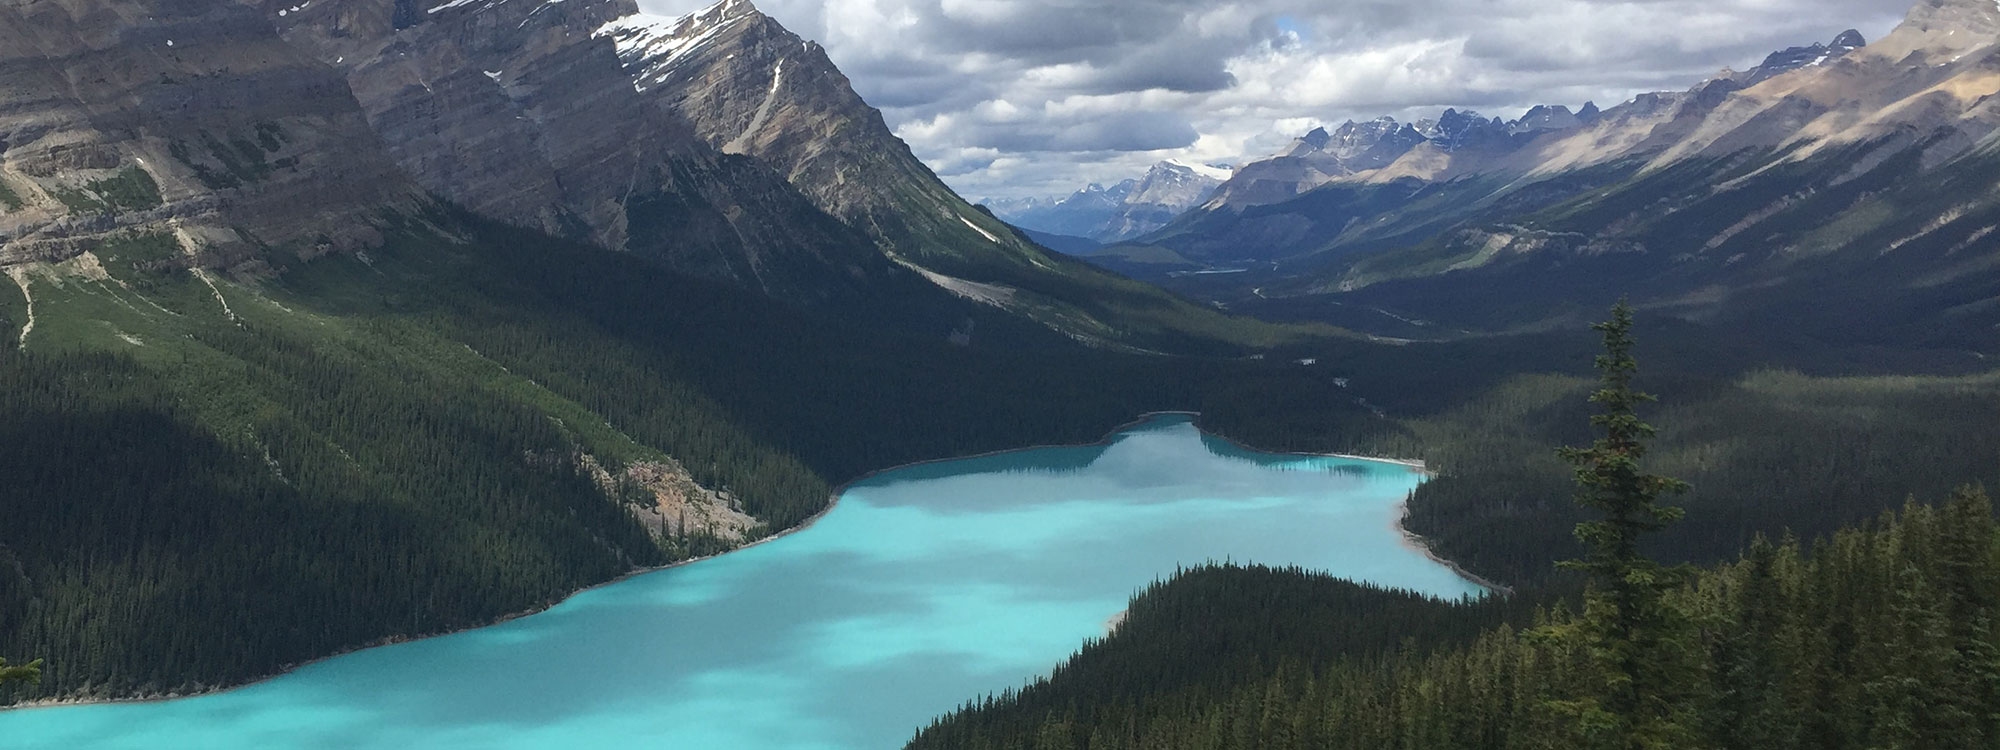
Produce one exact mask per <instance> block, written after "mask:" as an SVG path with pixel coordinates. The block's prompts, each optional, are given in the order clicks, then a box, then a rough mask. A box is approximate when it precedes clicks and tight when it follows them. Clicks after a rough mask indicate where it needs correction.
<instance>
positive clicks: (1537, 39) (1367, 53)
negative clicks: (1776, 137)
mask: <svg viewBox="0 0 2000 750" xmlns="http://www.w3.org/2000/svg"><path fill="white" fill-rule="evenodd" d="M755 2H756V3H757V5H758V7H759V8H761V9H762V10H764V12H766V13H768V14H770V15H771V16H773V17H775V18H777V19H778V20H779V21H780V22H782V23H783V24H785V26H787V27H788V28H790V29H791V30H792V31H794V32H797V33H798V34H800V35H801V36H805V37H807V38H810V39H814V40H817V41H819V42H820V43H821V44H822V45H824V46H825V47H826V49H827V52H828V54H829V55H830V56H831V57H832V58H833V61H834V63H835V64H837V65H839V66H840V68H841V70H842V71H844V72H846V73H847V75H848V77H849V78H850V79H852V80H853V82H854V86H855V88H856V89H857V90H859V91H860V92H861V95H862V96H863V97H864V98H866V99H867V100H868V101H869V103H871V104H873V105H875V106H876V107H878V108H880V109H881V110H882V111H883V113H884V114H885V115H886V116H887V118H888V121H889V125H890V127H892V128H894V129H895V130H896V132H897V134H898V135H900V136H902V138H903V139H904V140H906V141H908V142H909V143H910V146H911V147H912V148H913V149H915V151H916V153H917V156H918V157H920V158H922V159H923V160H924V161H925V162H926V163H928V164H930V165H931V167H932V168H933V169H935V170H937V172H938V173H939V174H940V175H941V176H943V177H944V179H945V181H946V182H948V183H950V184H951V185H952V187H954V188H956V189H957V190H958V191H959V192H961V193H963V194H965V195H966V196H967V197H970V198H975V199H978V198H990V197H1020V196H1029V195H1056V194H1066V193H1068V192H1071V191H1073V190H1075V189H1076V188H1078V187H1080V186H1082V185H1084V184H1086V183H1089V182H1106V183H1109V182H1116V181H1118V180H1120V179H1124V178H1126V177H1131V176H1136V175H1138V174H1139V173H1142V172H1144V171H1145V169H1146V167H1147V166H1149V165H1151V164H1152V163H1154V162H1157V161H1160V160H1162V159H1166V158H1179V159H1184V160H1192V161H1199V162H1205V163H1240V162H1241V161H1243V160H1245V159H1254V158H1257V157H1259V156H1262V155H1265V154H1268V153H1270V152H1272V151H1275V150H1277V149H1278V148H1280V147H1281V146H1283V145H1284V144H1285V143H1287V142H1289V141H1290V139H1292V138H1293V137H1296V136H1298V135H1300V134H1302V133H1304V132H1306V131H1307V130H1310V129H1311V128H1312V127H1314V126H1316V125H1320V124H1338V123H1340V122H1342V121H1344V120H1347V119H1349V118H1354V119H1367V118H1373V117H1377V116H1380V115H1384V114H1389V115H1394V116H1397V117H1398V118H1399V119H1408V118H1411V117H1419V116H1435V114H1436V112H1439V111H1442V110H1443V109H1444V108H1445V107H1460V108H1465V107H1471V108H1473V109H1477V110H1479V111H1481V112H1483V113H1485V114H1487V115H1500V116H1505V117H1514V116H1518V115H1519V114H1520V113H1521V112H1522V111H1524V110H1526V109H1527V108H1528V107H1529V106H1532V105H1534V104H1538V103H1550V104H1567V105H1570V106H1571V107H1572V108H1574V107H1576V106H1578V105H1581V104H1582V103H1583V102H1584V101H1587V100H1595V101H1596V102H1598V104H1599V105H1600V106H1606V107H1608V106H1610V105H1612V104H1614V103H1617V102H1620V101H1623V100H1625V99H1627V98H1630V97H1631V95H1633V94H1635V93H1638V92H1641V91H1652V90H1668V89H1672V90H1678V89H1685V88H1687V87H1688V86H1690V85H1692V84H1693V83H1695V82H1696V81H1699V80H1701V79H1702V78H1704V77H1706V76H1708V75H1709V74H1711V73H1713V72H1714V71H1716V70H1719V69H1721V68H1723V67H1725V66H1731V67H1735V68H1738V69H1742V68H1747V67H1751V66H1753V65H1755V64H1756V63H1757V62H1759V61H1760V60H1762V59H1763V57H1764V55H1765V54H1766V53H1768V52H1770V51H1772V50H1775V49H1779V48H1783V47H1787V46H1792V45H1799V44H1809V43H1812V42H1815V41H1817V42H1825V41H1828V40H1831V39H1832V38H1833V36H1834V35H1835V34H1837V33H1839V32H1840V31H1841V30H1842V29H1846V28H1850V27H1851V28H1857V29H1860V30H1861V32H1862V33H1863V34H1865V35H1866V36H1867V37H1868V38H1869V39H1875V38H1877V37H1879V36H1881V35H1882V34H1885V33H1887V32H1888V31H1889V29H1891V28H1893V27H1894V26H1895V24H1896V21H1897V20H1899V19H1900V18H1901V17H1902V15H1903V13H1904V12H1905V11H1906V10H1907V9H1908V6H1909V3H1910V2H1911V0H1220V1H1218V0H1110V1H1108V2H1090V1H1088V0H755ZM640 4H641V5H642V6H644V7H645V8H646V10H647V11H649V12H653V13H660V14H667V15H678V14H681V13H687V12H691V11H693V10H697V9H699V8H700V7H702V6H705V5H708V4H709V0H640Z"/></svg>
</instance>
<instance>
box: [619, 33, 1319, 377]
mask: <svg viewBox="0 0 2000 750" xmlns="http://www.w3.org/2000/svg"><path fill="white" fill-rule="evenodd" d="M596 33H597V34H598V35H599V36H601V37H603V38H605V39H608V40H613V41H615V42H616V43H617V45H618V50H619V57H620V59H621V60H622V61H623V62H624V65H625V69H626V71H627V73H628V74H629V75H630V78H631V85H632V86H633V87H634V88H635V89H637V90H639V91H640V92H642V93H643V95H644V96H646V97H647V98H648V99H650V100H651V101H653V102H654V103H655V104H656V105H657V106H659V107H660V108H662V110H663V111H668V112H672V113H675V114H676V115H678V116H679V117H680V118H682V119H683V120H684V121H686V122H688V123H690V124H691V126H692V127H693V129H694V131H695V132H696V133H697V134H698V135H699V136H700V137H701V138H702V139H703V140H705V141H706V142H707V143H708V144H709V145H710V146H712V147H714V148H717V149H720V150H722V151H726V152H732V153H741V154H745V155H748V156H751V157H755V158H756V159H757V160H758V161H760V162H762V163H765V164H768V165H770V166H771V167H772V168H773V169H774V170H776V171H777V172H778V173H780V174H783V175H785V177H786V178H787V179H788V180H789V181H790V182H791V184H792V185H794V186H796V187H797V188H798V190H799V191H800V192H802V193H804V194H805V195H806V196H807V197H808V198H809V199H811V200H812V202H813V203H814V205H816V206H818V207H820V208H821V209H823V210H825V211H826V212H827V213H829V214H832V215H833V216H836V217H839V218H841V219H842V220H844V221H846V222H847V223H848V224H849V225H851V226H853V227H854V228H856V229H858V230H860V231H861V232H863V233H865V234H866V235H867V236H869V237H870V238H872V239H873V240H874V242H875V244H876V245H877V246H878V247H879V248H880V249H881V251H882V252H883V253H884V254H885V255H886V256H887V257H889V258H891V259H892V260H894V261H896V262H897V263H900V264H904V265H905V266H907V267H910V268H913V269H916V270H918V271H919V272H920V273H922V274H923V275H924V277H925V278H927V279H930V280H931V281H933V282H934V283H937V284H938V285H939V286H942V287H944V288H946V289H948V290H951V291H953V292H954V293H955V294H959V295H960V296H962V297H965V298H968V299H973V300H977V301H980V302H983V303H986V304H991V305H995V306H998V307H1002V308H1005V309H1008V310H1010V311H1013V312H1016V313H1018V314H1022V315H1025V316H1027V317H1030V318H1032V319H1034V320H1038V321H1041V322H1043V323H1044V324H1047V325H1049V326H1051V327H1053V328H1055V329H1056V330H1058V331H1061V332H1063V333H1065V334H1067V335H1070V336H1072V337H1075V338H1077V339H1079V340H1084V341H1089V342H1093V343H1098V344H1105V345H1112V346H1136V347H1141V348H1151V349H1170V350H1201V351H1240V350H1242V349H1243V348H1244V347H1246V346H1261V345H1268V344H1271V343H1275V342H1278V341H1284V340H1295V339H1299V338H1301V337H1309V336H1312V335H1326V334H1331V333H1333V332H1332V331H1328V330H1324V329H1322V330H1321V331H1319V332H1317V333H1316V334H1315V333H1314V332H1307V331H1303V330H1295V329H1294V330H1287V329H1280V328H1274V327H1272V326H1270V325H1268V324H1263V323H1259V322H1255V321H1248V320H1235V319H1230V318H1227V317H1225V316H1223V315H1220V314H1218V313H1216V312H1214V311H1213V310H1210V309H1207V308H1204V307H1201V306H1199V305H1194V304H1191V303H1188V302H1187V301H1185V300H1181V299H1179V298H1176V297H1174V296H1172V295H1169V294H1166V293H1163V292H1161V291H1160V290H1158V289H1156V288H1154V287H1151V286H1148V285H1145V284H1138V283H1134V282H1131V281H1129V280H1126V279H1123V278H1121V277H1118V276H1115V275H1113V274H1110V273H1108V272H1105V271H1103V270H1100V269H1097V268H1095V267H1093V266H1090V265H1088V264H1085V263H1083V262H1081V261H1076V260H1072V259H1069V258H1065V257H1062V256H1060V255H1057V254H1054V253H1051V252H1049V251H1047V250H1046V249H1044V248H1042V247H1039V246H1037V245H1035V244H1034V243H1033V242H1032V241H1030V240H1028V239H1027V238H1026V237H1025V236H1023V235H1021V234H1018V233H1016V232H1014V231H1013V230H1012V229H1011V228H1009V227H1008V226H1007V225H1006V223H1005V222H1002V221H1000V220H999V219H997V218H995V217H993V216H992V215H990V214H988V213H986V212H985V211H982V210H979V209H977V208H975V207H973V206H972V205H971V204H968V203H967V202H965V200H963V199H961V198H960V197H959V196H958V195H957V194H956V193H953V192H952V191H951V189H950V188H948V187H946V186H945V185H944V183H943V182H942V181H940V180H938V178H937V176H936V175H935V174H933V173H932V172H931V171H930V169H929V168H928V167H926V166H924V164H923V163H922V162H921V161H919V160H917V158H916V157H915V156H914V155H913V154H912V153H911V152H910V149H909V146H908V145H906V144H904V143H903V142H902V140H901V139H899V138H897V137H896V136H895V134H894V133H892V132H890V130H889V128H888V126H887V124H886V123H885V122H884V121H883V119H882V115H881V113H880V112H878V111H876V110H875V109H874V108H873V107H870V106H868V104H867V103H866V102H864V101H862V99H861V97H860V96H859V95H857V94H855V93H854V90H853V89H852V87H850V86H849V85H848V82H847V79H846V77H845V76H844V75H842V74H841V73H840V71H839V69H837V68H835V67H834V66H833V63H832V62H831V61H830V60H828V59H827V57H826V53H825V51H824V50H823V49H821V48H820V47H819V46H818V45H817V44H814V43H812V42H809V41H806V40H804V39H801V38H799V37H798V36H797V35H795V34H793V33H792V32H790V31H789V30H786V29H785V28H784V27H783V26H781V25H780V24H778V22H777V21H775V20H773V19H772V18H770V17H769V16H766V15H764V14H763V13H762V12H760V11H758V10H757V9H756V8H755V7H754V6H753V5H751V4H750V3H749V2H748V0H724V2H721V3H719V4H717V5H714V6H711V7H709V8H707V9H705V10H702V11H699V12H696V13H693V14H690V15H687V16H684V17H681V18H663V17H656V16H647V15H643V14H636V13H635V14H630V15H626V16H622V17H619V18H617V19H616V20H612V21H610V22H608V23H606V24H604V25H603V26H602V27H601V28H599V29H598V30H597V31H596Z"/></svg>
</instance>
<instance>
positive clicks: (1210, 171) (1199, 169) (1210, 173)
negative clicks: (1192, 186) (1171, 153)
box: [1164, 159, 1235, 180]
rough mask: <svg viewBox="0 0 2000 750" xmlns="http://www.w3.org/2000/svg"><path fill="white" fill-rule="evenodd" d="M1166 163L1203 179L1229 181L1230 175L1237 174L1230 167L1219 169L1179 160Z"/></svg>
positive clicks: (1170, 160)
mask: <svg viewBox="0 0 2000 750" xmlns="http://www.w3.org/2000/svg"><path fill="white" fill-rule="evenodd" d="M1164 163H1166V164H1171V165H1173V166H1176V167H1180V168H1182V169H1185V170H1188V171H1190V172H1193V173H1195V174H1198V175H1201V176H1203V177H1207V178H1209V179H1211V180H1227V179H1229V176H1230V175H1232V174H1235V170H1232V169H1230V168H1229V167H1218V166H1215V165H1213V164H1195V163H1191V162H1185V161H1181V160H1179V159H1168V160H1166V162H1164Z"/></svg>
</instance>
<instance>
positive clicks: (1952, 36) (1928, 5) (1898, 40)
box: [1867, 0, 2000, 64]
mask: <svg viewBox="0 0 2000 750" xmlns="http://www.w3.org/2000/svg"><path fill="white" fill-rule="evenodd" d="M1996 42H2000V3H1995V2H1994V0H1917V3H1916V5H1915V6H1914V7H1912V8H1910V12H1909V14H1908V15H1906V16H1904V17H1903V23H1902V24H1900V25H1898V26H1897V27H1896V29H1895V30H1894V31H1891V32H1889V35H1888V36H1886V37H1883V38H1882V39H1880V40H1877V41H1876V42H1875V44H1873V45H1870V46H1869V47H1868V48H1867V49H1868V50H1869V51H1870V52H1871V53H1872V54H1874V55H1876V56H1878V57H1886V58H1888V59H1890V60H1896V61H1902V60H1907V59H1910V58H1912V57H1913V56H1914V57H1916V58H1918V59H1919V60H1920V61H1921V62H1925V63H1928V64H1941V63H1946V62H1952V61H1955V60H1957V59H1958V58H1959V56H1961V55H1964V54H1966V53H1967V52H1970V51H1972V50H1975V49H1979V48H1981V47H1986V46H1990V45H1992V44H1994V43H1996Z"/></svg>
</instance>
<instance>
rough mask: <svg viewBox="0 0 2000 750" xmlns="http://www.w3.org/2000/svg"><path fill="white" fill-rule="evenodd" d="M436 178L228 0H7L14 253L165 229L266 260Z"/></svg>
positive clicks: (333, 245) (5, 66)
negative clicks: (415, 176) (389, 148)
mask: <svg viewBox="0 0 2000 750" xmlns="http://www.w3.org/2000/svg"><path fill="white" fill-rule="evenodd" d="M420 200H421V195H420V193H419V192H418V191H416V190H415V189H414V188H413V187H412V186H411V185H410V184H409V183H408V182H407V181H406V180H404V179H403V177H402V176H401V175H400V173H399V172H397V170H396V168H395V164H394V162H392V161H391V160H390V159H389V158H388V157H387V155H386V154H385V153H384V152H383V150H382V149H381V147H380V145H379V143H378V141H377V140H376V139H375V137H374V135H373V134H372V133H371V132H370V131H369V129H368V123H367V121H366V120H365V119H364V118H363V116H362V113H361V109H360V107H359V106H358V105H357V103H356V101H355V99H354V97H353V96H352V95H350V94H349V92H348V89H347V85H346V83H345V82H344V81H343V80H342V79H341V76H340V75H339V74H338V73H337V72H336V71H334V70H332V69H330V68H328V67H326V66H324V65H321V64H319V63H318V62H317V61H315V60H313V59H311V58H310V57H308V56H306V55H302V54H300V53H298V52H297V51H296V50H294V49H293V48H291V47H290V46H288V45H286V44H285V43H284V42H283V40H281V39H280V38H279V37H278V35H277V34H276V33H275V32H274V31H273V29H272V28H271V25H270V24H269V23H268V22H267V21H266V20H265V19H264V18H263V17H262V16H261V15H260V14H258V13H257V12H256V11H254V10H252V9H249V8H246V7H243V6H241V5H237V4H235V3H230V2H223V1H221V0H212V1H203V0H194V1H191V2H172V3H169V2H159V1H155V0H39V1H33V2H30V1H27V0H6V1H5V2H0V265H13V264H20V263H27V262H35V261H61V260H65V259H68V258H72V257H77V256H79V255H80V254H82V253H85V252H88V251H91V250H93V249H96V248H99V247H101V246H103V245H104V244H105V243H107V242H118V241H123V240H129V239H133V238H137V237H142V236H146V235H153V234H164V235H171V236H173V237H174V238H175V240H176V244H177V245H178V247H179V250H180V252H181V253H182V254H183V257H181V258H179V259H178V260H176V259H165V260H163V261H162V262H167V263H179V264H184V265H200V266H206V267H213V268H235V269H238V270H243V271H255V270H256V269H257V268H259V267H262V266H263V265H264V264H265V261H266V253H267V252H286V253H292V254H297V255H306V256H310V255H313V254H317V253H323V252H328V251H331V250H337V249H344V248H353V247H359V246H363V245H366V244H368V243H370V242H373V241H376V240H377V239H378V238H379V235H378V234H377V232H376V230H375V228H374V226H373V225H372V224H371V221H374V220H376V218H377V214H378V212H380V211H384V210H390V211H394V210H404V209H410V208H414V207H415V206H416V205H417V204H418V203H419V202H420Z"/></svg>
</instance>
